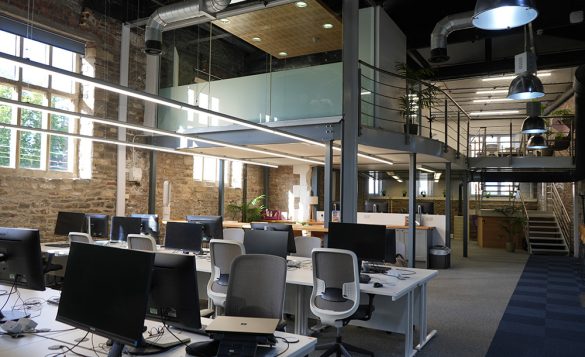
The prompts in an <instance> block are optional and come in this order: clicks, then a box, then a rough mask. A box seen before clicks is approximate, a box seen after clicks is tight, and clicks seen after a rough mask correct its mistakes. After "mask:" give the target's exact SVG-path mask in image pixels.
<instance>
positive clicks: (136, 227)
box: [110, 216, 142, 242]
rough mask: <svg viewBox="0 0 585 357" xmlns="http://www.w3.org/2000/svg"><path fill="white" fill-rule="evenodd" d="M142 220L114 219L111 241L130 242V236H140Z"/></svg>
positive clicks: (134, 218) (133, 218)
mask: <svg viewBox="0 0 585 357" xmlns="http://www.w3.org/2000/svg"><path fill="white" fill-rule="evenodd" d="M141 225H142V219H140V218H138V217H122V216H114V217H112V230H111V232H110V240H111V241H122V242H125V241H127V240H128V234H140V226H141Z"/></svg>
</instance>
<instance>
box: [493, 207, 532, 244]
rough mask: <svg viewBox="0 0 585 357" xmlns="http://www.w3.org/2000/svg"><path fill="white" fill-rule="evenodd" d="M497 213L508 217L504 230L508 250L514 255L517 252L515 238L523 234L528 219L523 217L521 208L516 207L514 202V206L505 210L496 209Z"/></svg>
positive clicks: (504, 208)
mask: <svg viewBox="0 0 585 357" xmlns="http://www.w3.org/2000/svg"><path fill="white" fill-rule="evenodd" d="M494 211H495V212H498V213H501V214H502V215H503V216H505V217H506V220H505V222H504V224H503V225H502V229H503V230H504V231H505V232H506V234H507V236H508V237H507V241H506V250H507V251H508V252H511V253H513V252H514V251H515V250H516V242H515V241H514V238H516V236H517V235H518V234H519V233H521V232H522V230H523V228H524V224H525V223H526V219H525V218H524V217H523V216H522V213H521V208H519V207H516V205H515V204H514V201H512V204H511V205H509V206H506V207H503V208H495V209H494Z"/></svg>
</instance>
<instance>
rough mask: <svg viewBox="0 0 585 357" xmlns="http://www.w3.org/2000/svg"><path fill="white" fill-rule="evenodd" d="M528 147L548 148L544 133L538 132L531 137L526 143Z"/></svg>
mask: <svg viewBox="0 0 585 357" xmlns="http://www.w3.org/2000/svg"><path fill="white" fill-rule="evenodd" d="M526 148H527V149H533V150H534V149H548V145H546V140H544V137H542V135H540V134H536V135H534V136H532V137H530V139H528V142H527V143H526Z"/></svg>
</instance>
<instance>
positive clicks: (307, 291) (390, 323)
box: [43, 248, 438, 357]
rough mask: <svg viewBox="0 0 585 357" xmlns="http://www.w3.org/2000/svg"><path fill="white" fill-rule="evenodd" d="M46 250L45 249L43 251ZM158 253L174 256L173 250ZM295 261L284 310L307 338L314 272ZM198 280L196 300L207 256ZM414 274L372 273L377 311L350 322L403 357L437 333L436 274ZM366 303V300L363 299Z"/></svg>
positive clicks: (202, 291) (364, 288)
mask: <svg viewBox="0 0 585 357" xmlns="http://www.w3.org/2000/svg"><path fill="white" fill-rule="evenodd" d="M43 250H44V251H45V250H46V248H43ZM49 250H50V252H52V253H55V254H56V255H63V254H67V253H68V249H67V248H65V249H63V248H59V249H54V248H51V249H49ZM159 252H168V253H173V252H174V251H165V250H164V249H161V250H159ZM289 258H290V259H294V260H301V261H304V263H303V266H302V267H301V268H300V269H296V268H293V269H289V270H288V272H287V276H286V283H287V289H286V300H285V308H286V307H290V309H289V310H288V311H289V312H291V313H293V314H294V315H295V326H294V333H296V334H299V335H306V334H307V330H308V318H309V316H310V311H309V310H310V309H309V298H310V295H311V290H312V286H313V272H312V270H311V260H310V259H309V258H301V257H289ZM196 265H197V271H198V274H197V280H198V286H199V297H200V298H203V297H205V296H206V295H207V282H208V280H209V275H210V273H211V262H210V259H209V256H198V257H197V261H196ZM404 269H407V270H409V271H413V272H415V274H413V275H409V278H408V279H406V280H398V279H396V278H394V277H390V276H386V275H382V274H371V277H372V282H371V283H370V284H361V285H360V289H361V292H362V293H368V294H374V295H376V297H375V298H374V305H375V307H376V310H375V311H374V313H373V314H372V318H371V319H370V320H369V321H357V320H354V321H352V322H351V324H352V325H358V326H363V327H367V328H372V329H377V330H382V331H391V332H395V333H401V334H404V335H405V345H404V356H405V357H410V356H413V355H414V354H416V352H417V351H418V350H420V349H421V348H423V347H424V345H425V344H426V343H427V342H428V341H429V340H430V339H431V338H433V336H434V335H435V334H436V332H437V331H435V330H432V331H431V332H429V331H428V328H427V283H428V282H429V281H430V280H431V279H433V278H435V277H436V276H437V274H438V272H437V271H436V270H427V269H414V268H404ZM374 281H378V282H381V283H383V284H384V287H382V288H374V287H373V285H372V283H373V282H374ZM362 299H364V300H362V301H367V297H362ZM413 326H417V327H418V333H419V341H420V343H419V344H418V345H417V346H416V347H413V345H414V333H413Z"/></svg>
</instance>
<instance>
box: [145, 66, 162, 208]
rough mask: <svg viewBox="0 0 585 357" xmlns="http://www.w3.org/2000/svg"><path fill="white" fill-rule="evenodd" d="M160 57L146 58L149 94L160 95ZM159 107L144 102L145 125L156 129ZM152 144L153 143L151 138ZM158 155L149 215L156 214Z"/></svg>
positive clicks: (153, 159) (152, 156)
mask: <svg viewBox="0 0 585 357" xmlns="http://www.w3.org/2000/svg"><path fill="white" fill-rule="evenodd" d="M159 60H160V57H158V56H146V81H145V88H144V91H145V92H147V93H152V94H158V74H159ZM156 109H157V106H156V104H155V103H151V102H144V125H145V126H150V127H153V128H156V127H157V126H158V125H157V122H156V118H157V117H156V115H157V110H156ZM151 144H154V143H153V142H152V137H151ZM157 159H158V154H157V152H156V151H151V152H150V168H149V172H148V213H150V214H155V213H156V169H157Z"/></svg>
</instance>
